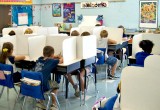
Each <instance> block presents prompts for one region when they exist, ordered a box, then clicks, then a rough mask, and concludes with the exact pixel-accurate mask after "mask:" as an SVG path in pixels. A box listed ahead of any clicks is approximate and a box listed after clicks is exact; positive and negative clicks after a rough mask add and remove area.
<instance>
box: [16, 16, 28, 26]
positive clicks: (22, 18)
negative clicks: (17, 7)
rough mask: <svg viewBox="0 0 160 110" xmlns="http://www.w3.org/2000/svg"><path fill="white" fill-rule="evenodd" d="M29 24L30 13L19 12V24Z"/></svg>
mask: <svg viewBox="0 0 160 110" xmlns="http://www.w3.org/2000/svg"><path fill="white" fill-rule="evenodd" d="M25 24H26V25H27V24H28V13H18V25H25Z"/></svg>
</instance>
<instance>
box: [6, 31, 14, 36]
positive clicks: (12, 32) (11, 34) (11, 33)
mask: <svg viewBox="0 0 160 110" xmlns="http://www.w3.org/2000/svg"><path fill="white" fill-rule="evenodd" d="M8 35H10V36H14V35H16V33H15V32H14V31H13V30H12V31H10V32H9V33H8Z"/></svg>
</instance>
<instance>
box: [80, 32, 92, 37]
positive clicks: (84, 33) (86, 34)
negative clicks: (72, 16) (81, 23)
mask: <svg viewBox="0 0 160 110" xmlns="http://www.w3.org/2000/svg"><path fill="white" fill-rule="evenodd" d="M89 35H91V34H90V33H89V32H87V31H85V32H83V33H82V34H81V36H89Z"/></svg>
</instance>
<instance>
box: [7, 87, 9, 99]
mask: <svg viewBox="0 0 160 110" xmlns="http://www.w3.org/2000/svg"><path fill="white" fill-rule="evenodd" d="M7 101H9V88H7Z"/></svg>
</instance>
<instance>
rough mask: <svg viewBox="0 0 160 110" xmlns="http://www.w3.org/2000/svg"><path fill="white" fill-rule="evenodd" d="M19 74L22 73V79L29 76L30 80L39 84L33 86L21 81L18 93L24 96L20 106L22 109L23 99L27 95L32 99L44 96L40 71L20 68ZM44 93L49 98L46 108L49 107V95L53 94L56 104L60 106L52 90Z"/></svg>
mask: <svg viewBox="0 0 160 110" xmlns="http://www.w3.org/2000/svg"><path fill="white" fill-rule="evenodd" d="M21 74H22V80H23V79H24V78H29V79H31V80H35V81H40V84H38V85H35V86H34V85H33V84H29V83H26V82H24V81H22V83H21V87H20V94H22V95H23V96H24V100H23V104H22V107H21V109H22V110H23V107H24V105H25V101H26V97H28V96H29V97H32V98H34V99H40V100H45V98H44V92H43V86H42V84H43V75H42V73H41V72H31V71H25V70H22V72H21ZM46 95H47V96H48V99H49V100H48V102H47V107H46V110H49V109H50V102H51V95H53V96H54V97H55V99H56V102H57V105H58V107H59V108H60V106H59V102H58V100H57V97H56V95H55V94H54V93H52V91H47V92H46ZM18 97H19V95H18ZM17 99H18V98H17Z"/></svg>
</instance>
